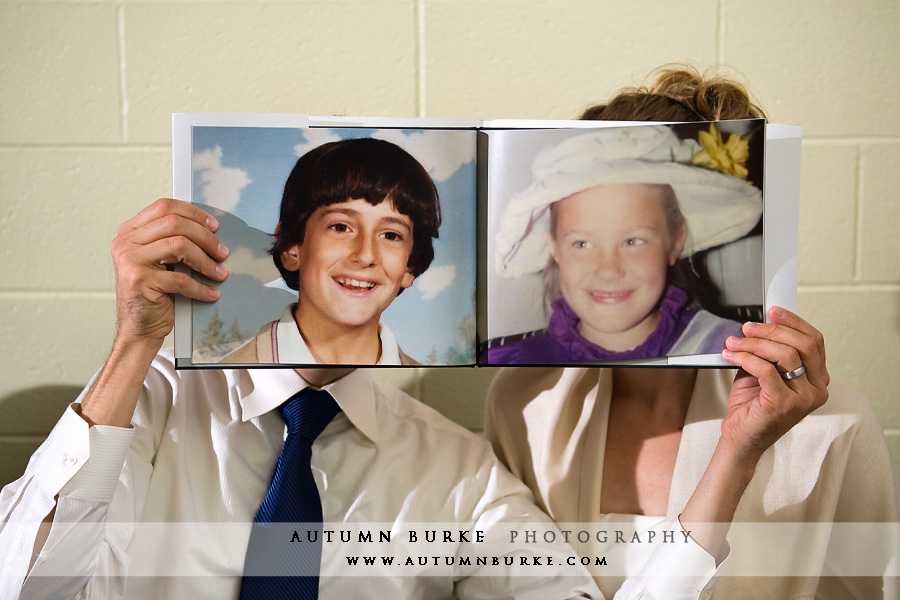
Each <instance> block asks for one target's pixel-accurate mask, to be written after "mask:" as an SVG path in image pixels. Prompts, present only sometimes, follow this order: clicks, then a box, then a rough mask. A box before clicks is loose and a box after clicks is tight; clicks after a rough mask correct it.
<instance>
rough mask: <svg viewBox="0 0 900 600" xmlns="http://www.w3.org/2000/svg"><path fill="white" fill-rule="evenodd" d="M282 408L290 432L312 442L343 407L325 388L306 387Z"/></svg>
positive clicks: (282, 415)
mask: <svg viewBox="0 0 900 600" xmlns="http://www.w3.org/2000/svg"><path fill="white" fill-rule="evenodd" d="M280 410H281V417H282V418H283V419H284V422H285V423H287V429H288V433H289V434H300V437H302V438H304V439H305V440H306V441H307V442H309V443H310V444H312V443H313V442H314V441H315V439H316V438H317V437H319V434H320V433H322V430H323V429H325V427H327V426H328V424H329V423H330V422H331V419H333V418H334V416H335V415H336V414H338V413H339V412H340V411H341V408H340V407H339V406H338V405H337V402H335V401H334V398H333V397H332V396H331V394H329V393H328V392H326V391H325V390H314V389H312V388H306V389H304V390H302V391H300V392H299V393H298V394H296V395H295V396H293V397H292V398H290V399H289V400H288V401H287V402H285V403H284V404H282V405H281V409H280Z"/></svg>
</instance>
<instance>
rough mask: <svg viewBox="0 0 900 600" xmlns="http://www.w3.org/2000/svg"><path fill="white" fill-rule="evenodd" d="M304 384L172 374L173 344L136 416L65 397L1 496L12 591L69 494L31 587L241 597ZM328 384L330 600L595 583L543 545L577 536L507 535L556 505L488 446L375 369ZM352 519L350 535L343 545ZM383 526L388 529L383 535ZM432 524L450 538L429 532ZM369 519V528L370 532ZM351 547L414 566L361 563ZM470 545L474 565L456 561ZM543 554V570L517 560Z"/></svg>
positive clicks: (113, 594)
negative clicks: (79, 407)
mask: <svg viewBox="0 0 900 600" xmlns="http://www.w3.org/2000/svg"><path fill="white" fill-rule="evenodd" d="M305 386H306V383H305V382H304V381H303V380H302V379H301V378H300V377H299V375H297V373H296V372H294V371H292V370H191V371H176V370H175V368H174V361H173V358H172V355H171V353H170V352H166V351H163V352H162V353H161V354H160V355H159V356H158V357H157V359H156V360H155V361H154V363H153V367H152V368H151V370H150V373H149V374H148V376H147V379H146V381H145V383H144V388H143V391H142V393H141V397H140V400H139V402H138V405H137V409H136V411H135V415H134V418H133V421H132V423H133V428H131V429H122V428H115V427H105V426H94V427H91V428H89V427H88V426H87V424H86V423H85V421H84V420H83V419H81V417H80V416H79V415H78V414H77V413H76V412H75V411H74V410H73V409H72V408H69V409H67V411H66V413H65V414H64V415H63V417H62V418H61V420H60V421H59V423H58V424H57V425H56V427H55V428H54V429H53V431H52V432H51V434H50V436H49V437H48V439H47V440H46V441H45V442H44V444H43V445H42V446H41V447H40V448H39V449H38V451H37V452H36V453H35V455H34V456H33V457H32V459H31V461H30V462H29V465H28V467H27V469H26V472H25V474H24V475H23V476H22V477H21V478H20V479H19V480H17V481H16V482H13V483H12V484H10V485H9V486H7V487H6V488H4V489H3V491H2V494H0V597H2V598H15V597H17V594H18V593H19V589H20V586H21V585H22V581H23V578H24V577H25V574H26V573H27V572H28V564H29V558H30V556H31V550H32V547H33V544H34V540H35V537H36V536H37V530H38V525H39V524H40V521H41V519H42V518H43V517H44V516H45V515H47V514H48V513H49V512H50V511H51V509H52V507H53V506H54V497H55V496H57V495H58V496H59V500H58V502H57V503H56V513H55V518H54V524H53V527H52V529H51V532H50V535H49V538H48V539H47V541H46V543H45V544H44V546H43V550H42V551H41V553H40V556H39V557H38V558H37V560H36V562H35V564H34V567H33V568H32V570H31V571H30V574H29V575H28V578H27V580H26V581H25V583H24V588H22V592H21V593H22V597H23V598H26V597H27V598H66V597H68V598H72V597H76V596H77V595H78V594H79V593H80V597H86V598H120V597H124V598H130V599H131V598H154V599H156V598H188V599H191V600H200V599H202V598H216V599H220V598H237V596H238V592H239V589H240V578H241V575H242V570H243V564H244V554H245V551H246V547H247V541H248V539H249V534H250V523H252V521H253V517H254V515H255V514H256V511H257V509H258V507H259V504H260V502H261V501H262V498H263V497H264V496H265V493H266V491H267V489H268V487H269V483H270V478H271V475H272V470H273V468H274V465H275V462H276V461H277V459H278V456H279V454H280V452H281V448H282V445H283V442H284V436H285V425H284V422H283V420H282V419H281V416H280V415H279V413H278V411H277V410H274V409H275V408H276V407H277V406H278V405H280V404H281V403H282V402H284V401H285V400H286V399H287V398H289V397H290V396H292V395H293V394H294V393H296V392H297V391H299V390H300V389H302V388H303V387H305ZM326 388H327V389H328V390H329V391H330V392H331V394H332V395H333V396H334V397H335V399H336V400H337V402H338V404H339V405H340V406H341V409H342V412H341V413H339V414H338V416H337V417H335V418H334V420H333V421H332V422H331V423H330V424H329V425H328V427H327V428H326V429H325V430H324V431H323V433H322V434H321V435H320V436H319V438H318V439H317V440H316V441H315V443H314V444H313V452H312V469H313V474H314V476H315V479H316V484H317V486H318V488H319V491H320V496H321V500H322V510H323V516H324V521H325V524H324V529H325V530H333V531H334V532H335V533H334V534H333V540H334V541H333V542H332V543H329V542H327V541H326V542H325V543H324V544H323V558H322V578H321V581H320V597H322V598H448V597H450V596H451V595H452V594H453V593H454V592H455V593H456V594H457V596H458V597H460V598H497V597H518V598H569V597H582V595H584V596H591V597H599V591H598V590H597V589H596V587H595V586H594V584H593V581H591V580H590V578H589V577H588V575H587V573H586V571H584V570H582V569H581V568H580V567H577V568H575V569H573V568H571V567H567V568H565V569H562V570H560V569H558V568H549V567H546V566H545V565H544V563H545V562H546V557H547V556H554V557H556V563H555V564H557V565H559V564H564V563H565V561H566V559H567V557H568V556H574V552H573V551H572V550H571V548H570V547H569V546H568V545H565V544H562V543H559V542H557V543H555V544H546V543H542V544H534V543H531V544H527V545H526V544H525V543H524V540H523V543H518V544H510V543H509V539H508V533H507V530H508V529H510V528H515V527H517V526H521V527H522V528H524V527H525V524H532V523H535V522H536V523H539V524H540V525H541V526H542V527H545V526H546V525H547V524H548V523H549V519H548V518H547V517H546V516H544V515H543V513H541V512H540V511H539V510H538V509H537V508H536V507H535V506H534V504H533V501H532V498H531V494H530V492H528V490H527V488H525V486H524V485H523V484H522V483H521V482H519V481H518V480H517V479H515V478H514V477H513V476H512V475H511V474H510V473H509V472H508V471H507V470H506V469H505V467H503V466H501V465H500V463H499V462H498V461H497V459H496V458H495V457H494V454H493V451H492V450H491V447H490V444H488V443H487V442H486V441H484V440H482V439H481V438H479V437H478V436H476V435H474V434H472V433H471V432H469V431H467V430H465V429H463V428H461V427H459V426H457V425H456V424H454V423H452V422H451V421H449V420H448V419H446V418H444V417H442V416H441V415H439V414H438V413H437V412H435V411H433V410H432V409H430V408H428V407H426V406H424V405H423V404H421V403H419V402H417V401H416V400H413V399H412V398H410V397H408V396H407V395H405V394H403V393H402V392H401V391H399V390H397V389H395V388H392V387H390V386H386V385H382V384H379V383H377V382H375V381H373V380H372V379H371V377H370V375H369V374H368V372H367V371H365V370H357V371H355V372H353V373H351V374H350V375H347V376H346V377H343V378H341V379H339V380H338V381H336V382H334V383H332V384H330V385H328V386H326ZM70 524H75V526H74V527H71V526H69V527H67V525H70ZM517 524H518V525H517ZM445 529H446V530H450V531H452V532H453V534H452V536H451V538H452V541H450V542H445V541H444V540H443V537H444V534H443V531H444V530H445ZM410 530H412V531H416V532H417V541H418V542H419V543H418V544H413V543H410V542H409V541H408V538H409V531H410ZM341 531H350V532H351V533H352V537H353V542H352V543H350V544H349V545H348V544H342V543H339V541H340V535H341V534H340V532H341ZM382 531H390V532H391V533H392V538H393V540H392V543H379V542H378V541H377V540H378V539H379V536H380V532H382ZM431 531H437V532H438V533H437V534H436V535H437V536H438V538H437V539H438V540H440V541H439V542H434V543H428V542H425V541H424V540H425V537H426V535H427V533H426V532H431ZM459 531H463V532H466V531H467V532H468V534H464V537H465V539H467V540H469V541H468V542H465V541H461V539H460V536H459ZM477 531H482V532H483V534H482V535H483V536H484V539H485V542H481V543H478V542H476V541H475V535H476V532H477ZM367 532H371V535H372V536H373V538H374V540H375V541H374V542H372V543H369V542H368V541H367V540H362V541H360V538H359V536H360V534H363V535H365V534H366V533H367ZM300 534H301V538H302V537H305V532H303V531H301V532H300ZM560 540H561V538H560ZM285 543H291V542H289V540H287V539H285ZM354 553H358V554H360V555H372V556H376V557H378V560H379V561H381V560H382V557H383V556H392V557H393V560H395V561H397V560H399V561H405V560H407V559H412V562H413V564H412V565H408V564H407V565H405V566H404V565H400V564H399V563H398V564H394V565H392V566H390V567H388V566H385V565H384V564H377V565H375V566H369V567H366V568H365V569H364V567H357V568H353V567H351V566H350V565H349V564H348V562H347V557H348V555H353V554H354ZM504 554H505V555H509V556H513V557H514V558H515V559H516V564H517V567H516V568H515V569H506V571H502V568H501V570H497V569H496V568H494V567H490V564H489V563H488V565H487V566H485V567H477V566H476V557H478V556H482V555H483V556H485V557H488V561H490V560H491V559H492V558H493V557H494V556H500V557H501V558H502V556H503V555H504ZM464 556H467V557H469V558H470V559H471V563H470V564H468V565H466V564H464V565H463V566H460V565H459V564H454V565H452V566H448V565H447V564H446V563H447V561H448V560H452V561H453V562H454V563H458V562H459V561H460V559H461V558H462V557H464ZM531 556H539V557H542V558H541V559H540V560H541V565H542V566H541V567H534V566H529V567H524V568H519V566H518V561H519V560H520V558H521V557H531ZM423 557H425V558H426V560H425V564H424V565H423V564H420V562H421V558H423ZM434 557H438V559H437V560H436V559H435V558H434ZM436 562H437V563H439V564H435V563H436ZM572 573H575V576H574V577H572V576H569V575H571V574H572ZM491 574H494V575H499V576H495V577H491V576H484V575H491ZM88 575H89V576H88ZM79 591H80V592H79Z"/></svg>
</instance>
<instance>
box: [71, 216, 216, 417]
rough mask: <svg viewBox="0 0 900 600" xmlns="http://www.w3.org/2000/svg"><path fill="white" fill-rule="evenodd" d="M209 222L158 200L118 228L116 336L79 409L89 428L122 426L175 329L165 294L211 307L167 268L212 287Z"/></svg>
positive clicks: (202, 293)
mask: <svg viewBox="0 0 900 600" xmlns="http://www.w3.org/2000/svg"><path fill="white" fill-rule="evenodd" d="M218 227H219V224H218V223H217V222H216V220H215V219H214V218H213V217H211V216H210V215H208V214H207V213H205V212H204V211H202V210H200V209H199V208H197V207H196V206H193V205H191V204H188V203H186V202H181V201H179V200H171V199H166V198H163V199H160V200H157V201H156V202H154V203H153V204H151V205H150V206H148V207H147V208H145V209H144V210H142V211H141V212H140V213H139V214H138V215H137V216H136V217H134V218H133V219H131V220H130V221H128V222H127V223H125V224H124V225H122V226H121V227H119V234H118V235H117V236H116V239H115V240H113V243H112V255H113V265H114V266H115V270H116V313H117V317H118V323H119V331H118V334H117V335H116V341H115V342H114V343H113V347H112V350H111V351H110V353H109V358H107V359H106V364H104V365H103V368H102V369H101V370H100V373H99V374H98V375H97V378H96V379H95V380H94V384H93V385H92V386H91V388H90V389H89V390H88V392H87V394H85V396H84V399H83V400H82V402H81V406H80V414H81V416H82V417H83V418H84V420H86V421H87V422H88V423H89V424H91V425H95V424H97V425H113V426H116V427H128V426H130V425H131V418H132V416H133V415H134V410H135V407H136V406H137V401H138V397H139V396H140V392H141V386H142V385H143V382H144V379H145V378H146V377H147V372H148V371H149V370H150V365H151V363H152V362H153V358H154V357H155V356H156V353H157V352H158V351H159V349H160V347H161V346H162V343H163V339H164V338H165V337H166V335H168V334H169V332H170V331H172V327H174V325H175V308H174V306H175V304H174V299H173V295H174V294H181V295H182V296H186V297H188V298H193V299H196V300H205V301H213V300H216V299H217V298H218V297H219V292H218V290H216V289H214V288H211V287H209V286H207V285H203V284H202V283H200V282H198V281H194V280H193V279H192V278H191V277H190V276H189V275H187V274H186V273H178V272H175V271H174V270H172V269H173V266H174V265H176V264H179V263H180V264H183V265H186V266H187V267H189V268H191V269H193V270H194V271H196V272H198V273H202V274H203V275H205V276H207V277H209V278H210V279H212V280H214V281H222V280H223V279H225V278H226V277H227V276H228V271H227V270H226V269H225V268H224V267H222V266H221V265H219V264H217V262H216V261H219V260H222V259H224V258H225V257H226V256H228V249H227V248H226V247H225V246H224V245H222V243H221V242H219V240H218V238H216V236H215V231H216V230H217V229H218Z"/></svg>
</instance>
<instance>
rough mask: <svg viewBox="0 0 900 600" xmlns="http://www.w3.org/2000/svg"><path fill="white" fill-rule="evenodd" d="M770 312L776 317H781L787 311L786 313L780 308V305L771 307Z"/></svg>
mask: <svg viewBox="0 0 900 600" xmlns="http://www.w3.org/2000/svg"><path fill="white" fill-rule="evenodd" d="M772 314H773V315H775V316H776V317H783V316H784V315H786V314H787V313H786V312H785V310H784V309H783V308H781V307H780V306H773V307H772Z"/></svg>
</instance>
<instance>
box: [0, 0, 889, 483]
mask: <svg viewBox="0 0 900 600" xmlns="http://www.w3.org/2000/svg"><path fill="white" fill-rule="evenodd" d="M0 23H2V25H0V27H2V35H0V82H2V85H0V198H2V200H0V201H2V212H0V256H2V265H3V277H2V279H0V310H2V315H3V317H2V328H0V353H2V354H0V365H2V366H0V368H2V377H0V415H2V416H0V484H2V483H5V482H6V481H9V480H11V479H13V478H15V477H17V476H18V474H19V473H20V472H21V470H22V468H23V466H24V463H25V460H27V457H28V456H29V455H30V453H31V452H32V451H33V449H34V448H35V447H36V446H37V444H38V443H39V442H40V441H41V440H42V439H43V437H44V436H46V433H47V431H48V430H49V428H50V427H52V424H53V423H54V422H55V420H56V419H57V417H58V415H59V413H60V411H61V410H62V407H64V406H65V405H66V404H67V403H68V402H70V401H71V399H72V398H73V397H74V395H75V394H76V393H77V391H78V389H80V387H81V386H82V385H83V384H84V382H85V381H86V380H87V379H88V378H89V377H90V375H91V373H92V372H93V371H94V370H95V369H96V368H97V367H99V365H100V364H101V363H102V361H103V359H104V355H105V353H106V351H107V349H108V347H109V345H110V343H111V341H112V338H113V335H114V327H115V317H114V304H113V303H114V294H113V278H112V270H111V266H110V260H109V242H110V241H111V240H112V238H113V237H114V235H115V231H116V227H117V226H118V224H120V223H121V222H123V221H124V220H126V219H127V218H129V217H130V216H131V215H133V214H134V213H136V212H137V211H138V210H139V209H140V208H141V207H143V206H144V205H146V204H148V203H149V202H151V201H152V200H153V199H155V198H157V197H159V196H166V195H168V194H170V191H171V159H170V152H171V148H170V113H172V112H307V113H314V114H329V113H334V114H364V115H386V116H429V117H533V118H538V117H541V118H569V117H572V116H574V115H576V114H577V113H578V112H579V111H580V110H581V109H582V108H584V106H585V105H587V104H589V103H591V102H593V101H598V100H602V99H604V98H605V97H607V96H608V95H609V94H610V92H612V91H613V90H615V89H617V88H619V87H621V86H624V85H630V84H634V83H637V82H639V81H641V78H642V77H643V75H645V74H646V73H647V72H648V71H650V70H651V69H652V68H653V67H655V66H657V65H659V64H662V63H665V62H671V61H684V60H692V61H694V62H696V63H697V64H699V65H703V66H706V65H713V64H717V63H724V64H727V65H730V66H732V67H734V68H735V69H737V70H738V71H740V72H742V73H743V74H744V75H745V76H746V78H747V80H749V81H750V82H752V89H753V91H754V92H755V93H756V95H757V96H758V98H759V99H760V101H761V102H762V104H763V105H764V106H765V107H766V109H767V110H768V112H769V114H770V116H771V118H772V119H773V120H774V121H776V122H797V123H801V124H803V125H804V143H803V150H804V157H803V197H802V207H801V211H802V225H801V232H800V235H801V238H800V243H801V257H800V261H801V265H800V278H801V282H800V312H801V313H802V314H803V316H805V317H806V318H808V319H809V320H810V321H811V322H813V323H814V324H816V325H817V326H818V327H819V328H821V329H822V331H823V332H824V333H825V335H826V340H827V342H828V352H829V365H830V370H831V372H832V374H833V376H834V377H836V378H838V379H842V380H846V381H848V382H850V383H851V384H853V385H855V386H856V387H857V388H859V389H861V390H862V391H864V392H865V393H866V394H867V395H868V397H869V398H870V400H871V401H872V404H873V406H874V408H875V411H876V413H877V415H878V418H879V419H880V421H881V423H882V425H883V427H884V429H885V433H886V435H887V439H888V442H889V444H890V446H891V449H892V452H893V455H894V459H895V464H898V465H900V402H898V393H897V389H898V388H900V369H897V368H896V367H895V366H894V362H895V361H894V357H896V356H898V355H900V261H898V260H896V258H895V257H896V256H897V255H898V254H900V235H898V232H900V200H898V195H897V190H898V189H900V120H898V119H897V118H896V112H897V110H898V109H900V101H898V99H900V66H898V63H897V61H896V57H897V56H900V36H897V35H896V26H897V24H898V23H900V4H898V3H897V2H895V1H893V0H861V1H860V2H857V3H854V4H852V6H851V5H850V4H849V3H846V2H839V1H836V0H832V1H827V0H815V1H814V0H799V1H797V2H793V3H783V2H779V1H777V0H757V1H756V2H744V1H738V0H697V1H696V2H691V3H672V2H665V1H663V0H635V1H634V2H630V3H622V2H613V1H610V0H592V1H590V2H579V1H530V2H529V1H518V0H478V1H462V0H368V1H365V0H356V1H351V0H305V1H299V2H289V1H272V2H256V1H221V2H217V1H203V2H193V1H190V0H187V1H173V2H164V1H146V2H140V1H132V0H115V1H113V0H95V1H91V2H80V1H78V0H74V1H67V2H48V1H47V2H45V1H25V0H18V1H10V0H0ZM492 373H493V371H492V370H490V369H484V370H478V371H475V370H471V371H459V370H442V371H425V370H421V371H409V370H406V371H401V372H398V371H388V372H383V373H381V374H380V375H379V376H380V377H383V378H385V379H388V380H391V381H394V382H396V383H398V384H400V385H401V386H402V387H404V388H405V389H407V390H409V391H411V392H413V393H415V394H416V395H418V396H419V397H421V398H423V399H424V400H425V401H426V402H428V403H430V404H432V405H434V406H437V407H438V408H439V409H441V410H442V411H444V412H446V413H448V414H451V415H453V416H454V418H456V419H458V420H459V421H460V422H462V423H463V424H465V425H466V426H468V427H471V428H473V429H479V428H480V427H481V404H480V399H481V397H482V395H483V393H484V389H485V387H486V385H487V384H488V382H489V381H490V378H491V376H492Z"/></svg>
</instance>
